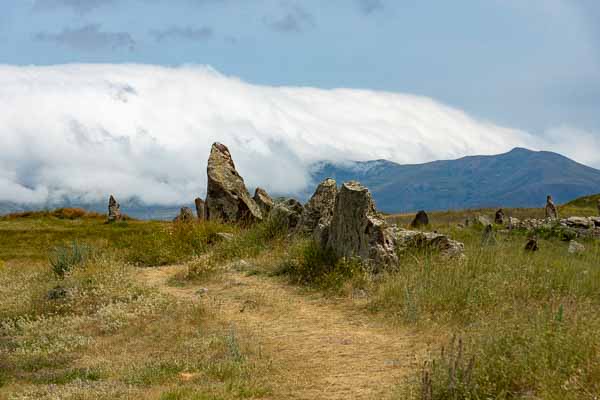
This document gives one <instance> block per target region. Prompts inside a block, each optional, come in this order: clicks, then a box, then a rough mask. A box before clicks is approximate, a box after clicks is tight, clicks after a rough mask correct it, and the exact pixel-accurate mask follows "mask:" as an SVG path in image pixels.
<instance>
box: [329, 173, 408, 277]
mask: <svg viewBox="0 0 600 400" xmlns="http://www.w3.org/2000/svg"><path fill="white" fill-rule="evenodd" d="M395 242H396V240H395V237H394V230H393V229H391V228H388V226H387V224H386V223H385V221H384V220H383V218H381V216H380V215H379V214H378V213H377V211H376V210H375V205H374V204H373V199H372V198H371V193H370V192H369V190H368V189H367V188H366V187H364V186H362V185H361V184H360V183H358V182H354V181H351V182H346V183H344V184H343V185H342V187H341V189H340V191H339V192H338V195H337V197H336V200H335V208H334V211H333V218H332V219H331V226H330V228H329V235H328V241H327V246H328V247H330V248H331V249H332V250H333V252H334V253H335V254H336V255H337V256H338V257H360V258H362V259H363V260H372V261H374V262H375V263H376V264H377V265H379V266H381V265H385V264H390V263H395V262H397V260H398V257H397V255H396V251H395V248H396V243H395Z"/></svg>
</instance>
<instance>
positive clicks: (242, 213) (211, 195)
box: [206, 143, 262, 222]
mask: <svg viewBox="0 0 600 400" xmlns="http://www.w3.org/2000/svg"><path fill="white" fill-rule="evenodd" d="M207 173H208V188H207V195H206V217H207V219H209V220H221V221H223V222H256V221H259V220H262V213H261V211H260V208H259V207H258V205H256V203H255V202H254V200H253V199H252V198H251V197H250V194H249V193H248V189H246V185H245V184H244V179H243V178H242V177H241V176H240V174H238V172H237V170H236V169H235V164H234V163H233V159H232V158H231V154H230V153H229V149H228V148H227V147H226V146H225V145H223V144H221V143H215V144H213V145H212V148H211V151H210V157H209V159H208V167H207Z"/></svg>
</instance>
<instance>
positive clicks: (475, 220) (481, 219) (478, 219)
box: [465, 215, 492, 227]
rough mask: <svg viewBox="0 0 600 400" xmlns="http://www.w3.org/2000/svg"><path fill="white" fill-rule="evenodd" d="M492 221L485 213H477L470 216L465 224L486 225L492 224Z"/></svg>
mask: <svg viewBox="0 0 600 400" xmlns="http://www.w3.org/2000/svg"><path fill="white" fill-rule="evenodd" d="M491 223H492V221H490V219H489V218H488V217H486V216H485V215H476V216H474V217H468V218H467V219H466V221H465V226H479V227H486V226H488V225H490V224H491Z"/></svg>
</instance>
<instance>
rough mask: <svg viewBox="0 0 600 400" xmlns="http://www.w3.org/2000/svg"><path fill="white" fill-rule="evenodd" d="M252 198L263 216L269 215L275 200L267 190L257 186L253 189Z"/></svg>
mask: <svg viewBox="0 0 600 400" xmlns="http://www.w3.org/2000/svg"><path fill="white" fill-rule="evenodd" d="M252 199H253V200H254V202H255V203H256V205H257V206H258V208H260V212H261V213H262V215H263V217H266V216H267V215H269V213H270V212H271V210H272V209H273V206H274V205H275V202H274V201H273V199H272V198H271V196H269V194H268V193H267V191H266V190H265V189H263V188H259V187H257V188H256V190H255V191H254V197H253V198H252Z"/></svg>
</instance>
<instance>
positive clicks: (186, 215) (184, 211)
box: [173, 207, 194, 222]
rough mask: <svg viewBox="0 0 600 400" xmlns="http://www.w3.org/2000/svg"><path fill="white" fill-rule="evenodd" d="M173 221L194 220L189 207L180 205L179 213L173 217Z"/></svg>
mask: <svg viewBox="0 0 600 400" xmlns="http://www.w3.org/2000/svg"><path fill="white" fill-rule="evenodd" d="M173 221H174V222H192V221H194V212H193V211H192V209H191V208H189V207H181V210H179V215H178V216H176V217H175V218H174V219H173Z"/></svg>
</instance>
